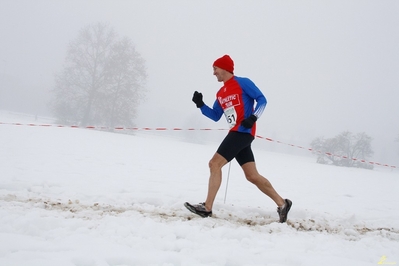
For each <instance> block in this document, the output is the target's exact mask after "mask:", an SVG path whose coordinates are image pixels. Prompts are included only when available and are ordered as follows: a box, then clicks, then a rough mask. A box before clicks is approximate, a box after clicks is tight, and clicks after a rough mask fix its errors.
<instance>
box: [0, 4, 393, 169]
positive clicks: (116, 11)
mask: <svg viewBox="0 0 399 266" xmlns="http://www.w3.org/2000/svg"><path fill="white" fill-rule="evenodd" d="M97 22H107V23H109V25H110V26H112V27H113V28H114V29H115V30H116V31H117V32H118V34H120V35H121V36H127V37H129V38H131V39H132V40H133V42H134V44H135V47H136V49H137V51H138V52H139V53H140V54H141V55H142V56H143V58H144V59H145V60H146V66H147V73H148V82H147V88H148V90H149V92H148V94H147V99H146V101H145V102H144V103H143V104H142V105H141V106H140V115H139V118H138V121H137V125H138V126H142V127H147V126H148V127H154V126H155V127H163V126H167V127H213V128H223V127H226V126H227V125H226V122H225V121H224V118H223V117H222V119H221V121H220V122H219V123H217V124H216V123H214V122H213V121H211V120H209V119H207V118H205V117H203V116H201V115H200V112H199V110H197V109H196V108H195V105H194V104H193V103H192V102H191V97H192V93H193V92H194V91H195V90H197V91H201V92H202V93H203V94H204V100H205V103H207V104H208V105H212V104H213V101H214V100H215V94H216V92H217V90H218V89H219V88H220V87H221V85H222V84H221V83H218V82H217V80H216V78H215V77H214V76H213V75H212V63H213V61H214V60H215V59H216V58H218V57H220V56H222V55H224V54H229V55H230V56H231V57H232V58H233V60H234V61H235V74H236V75H237V76H244V77H249V78H250V79H252V81H253V82H255V84H256V85H257V86H258V87H259V88H260V89H261V90H262V91H263V93H264V94H265V96H266V98H267V100H268V105H267V107H266V110H265V112H264V113H263V116H262V117H261V118H260V120H259V122H258V132H257V133H258V134H259V135H262V136H265V137H276V138H278V139H283V140H291V141H295V142H296V143H295V144H301V145H302V144H303V145H305V144H308V143H309V142H310V140H312V139H313V138H315V137H319V136H325V137H334V136H336V135H337V134H339V133H341V132H342V131H344V130H349V131H351V132H353V133H358V132H366V133H367V134H368V135H370V136H372V137H373V138H374V141H373V143H374V145H373V147H374V146H375V145H377V144H378V145H379V146H378V147H380V148H378V151H377V150H376V152H377V153H380V158H381V159H382V160H388V162H387V163H395V162H397V161H398V157H399V156H398V155H397V154H396V151H395V150H392V146H395V145H397V143H395V142H394V139H395V138H396V137H397V136H398V135H399V122H398V121H399V117H398V116H399V104H398V101H399V2H398V1H397V0H383V1H374V0H373V1H367V0H351V1H337V0H332V1H316V0H315V1H265V0H257V1H256V0H249V1H231V0H219V1H210V0H205V1H184V0H181V1H177V0H173V1H172V0H165V1H160V0H159V1H157V0H149V1H139V0H137V1H117V0H109V1H99V0H95V1H94V0H93V1H81V0H79V1H74V0H73V1H70V0H59V1H54V0H47V1H44V0H34V1H31V0H24V1H18V0H0V38H1V41H0V77H2V78H3V80H5V79H6V80H7V81H10V80H11V83H12V84H13V85H12V86H11V88H10V87H7V88H5V87H4V86H2V87H0V110H4V109H6V110H13V111H22V112H29V113H37V114H39V115H49V110H48V109H47V106H46V104H47V101H48V100H49V91H50V90H51V88H52V86H53V84H54V74H55V73H57V72H59V71H60V70H61V69H62V64H63V62H64V59H65V56H66V51H67V45H68V43H70V42H71V41H72V40H74V39H75V38H76V37H77V34H78V32H79V30H80V29H81V28H83V27H84V26H87V25H88V24H91V23H97ZM7 84H10V83H7ZM381 153H383V155H385V156H381ZM388 155H389V156H388ZM393 155H396V157H394V156H393Z"/></svg>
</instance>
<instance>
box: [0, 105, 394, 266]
mask: <svg viewBox="0 0 399 266" xmlns="http://www.w3.org/2000/svg"><path fill="white" fill-rule="evenodd" d="M16 119H18V121H16ZM0 122H20V123H30V122H33V123H40V122H43V121H40V119H39V121H35V118H34V117H29V116H27V117H22V116H18V117H16V116H15V115H14V116H11V115H9V114H8V113H7V112H0ZM44 122H45V123H48V121H44ZM181 133H182V134H190V133H187V132H181ZM207 133H208V132H207V131H204V132H201V133H200V134H207ZM192 134H198V132H193V133H192ZM224 134H226V132H223V131H221V132H220V136H218V138H219V139H215V143H211V144H195V143H190V142H185V141H183V140H179V139H177V138H170V137H165V136H164V135H163V132H158V133H156V134H148V133H147V132H137V133H136V134H135V135H125V134H115V133H108V132H100V131H95V130H88V129H74V128H57V127H40V126H14V125H8V124H0V168H1V170H0V240H1V241H0V265H5V266H6V265H7V266H11V265H21V266H22V265H23V266H28V265H29V266H31V265H32V266H33V265H34V266H47V265H48V266H54V265H57V266H64V265H65V266H72V265H75V266H103V265H113V266H116V265H119V266H121V265H189V266H191V265H270V266H283V265H303V266H312V265H334V266H336V265H362V266H367V265H378V264H394V263H396V264H399V204H398V202H399V193H398V189H399V170H391V169H387V168H384V167H375V169H374V170H364V169H352V168H339V167H334V166H326V165H319V164H316V163H315V158H310V157H300V156H290V155H286V154H279V153H272V152H267V151H264V150H261V149H257V143H259V142H261V141H263V140H260V139H257V140H255V142H254V144H253V148H254V152H255V156H256V160H257V165H258V170H259V171H260V173H261V174H262V175H264V176H265V177H267V178H268V179H269V180H270V181H271V182H272V184H273V185H274V187H275V188H276V190H277V191H278V192H279V193H280V194H281V195H282V196H283V197H286V198H290V199H291V200H292V201H293V206H292V209H291V211H290V213H289V220H288V222H287V223H286V224H279V223H277V222H276V221H277V219H278V216H277V212H276V206H275V205H274V203H273V202H272V201H271V200H270V199H269V198H267V197H266V196H264V195H263V194H262V193H261V192H259V191H258V190H257V189H256V188H255V187H254V186H253V185H252V184H250V183H249V182H247V181H246V180H245V178H244V176H243V175H242V173H241V170H240V168H239V167H238V165H237V163H236V162H235V161H233V162H232V164H231V172H230V179H229V184H228V192H227V197H226V202H225V203H224V199H225V190H226V179H227V178H226V177H227V170H228V167H225V169H224V177H225V178H224V181H223V184H222V186H221V189H220V191H219V194H218V197H217V199H216V202H215V206H214V209H213V212H214V217H213V218H206V219H203V218H200V217H197V216H195V215H193V214H191V213H189V212H188V211H187V210H186V209H185V208H184V207H183V203H184V202H185V201H189V202H192V203H197V202H201V201H203V200H204V199H205V196H206V188H207V181H208V168H207V163H208V160H209V159H210V158H211V156H212V155H213V153H214V151H215V149H216V148H217V144H218V143H217V142H218V141H219V140H220V139H221V138H223V136H224ZM182 139H183V138H182ZM184 139H187V135H186V136H185V138H184ZM270 145H279V144H276V143H270ZM384 256H385V257H384Z"/></svg>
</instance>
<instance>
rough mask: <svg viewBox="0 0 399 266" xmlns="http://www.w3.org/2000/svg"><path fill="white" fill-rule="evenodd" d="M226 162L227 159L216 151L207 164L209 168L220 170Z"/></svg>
mask: <svg viewBox="0 0 399 266" xmlns="http://www.w3.org/2000/svg"><path fill="white" fill-rule="evenodd" d="M226 163H227V160H226V159H225V158H224V157H223V156H221V155H220V154H218V153H216V154H215V155H214V156H213V157H212V159H211V160H210V161H209V164H208V165H209V168H210V169H211V170H220V169H222V167H223V166H224V165H225V164H226Z"/></svg>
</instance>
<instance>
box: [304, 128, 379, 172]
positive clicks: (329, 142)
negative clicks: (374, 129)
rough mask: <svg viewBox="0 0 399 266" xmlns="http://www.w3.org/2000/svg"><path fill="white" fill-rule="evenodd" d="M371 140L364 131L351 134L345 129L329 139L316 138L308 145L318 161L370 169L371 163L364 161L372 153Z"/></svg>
mask: <svg viewBox="0 0 399 266" xmlns="http://www.w3.org/2000/svg"><path fill="white" fill-rule="evenodd" d="M371 141H372V138H371V137H369V136H368V135H367V134H365V133H358V134H356V135H353V134H352V133H351V132H349V131H345V132H342V133H341V134H339V135H338V136H336V137H334V138H330V139H324V138H316V139H314V140H313V141H312V143H311V144H310V145H311V147H312V150H313V153H315V154H316V155H317V162H318V163H322V164H333V165H337V166H347V167H361V168H368V169H372V168H373V167H372V165H371V164H368V163H366V162H365V161H366V160H368V159H369V158H370V157H371V156H372V155H373V153H374V152H373V150H372V149H371Z"/></svg>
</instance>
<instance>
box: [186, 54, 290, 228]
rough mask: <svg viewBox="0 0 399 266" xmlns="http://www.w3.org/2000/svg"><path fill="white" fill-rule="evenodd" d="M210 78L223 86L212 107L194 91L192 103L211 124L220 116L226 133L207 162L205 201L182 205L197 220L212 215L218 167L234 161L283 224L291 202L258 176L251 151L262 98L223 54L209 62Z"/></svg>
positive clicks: (219, 174) (262, 102) (263, 107)
mask: <svg viewBox="0 0 399 266" xmlns="http://www.w3.org/2000/svg"><path fill="white" fill-rule="evenodd" d="M213 75H215V76H216V78H217V80H218V82H223V83H224V84H223V87H222V88H221V89H220V90H219V91H218V92H217V94H216V100H215V102H214V104H213V107H212V108H211V107H209V106H207V105H206V104H205V103H204V102H203V100H202V98H203V96H202V93H200V92H197V91H195V92H194V95H193V99H192V100H193V102H194V103H195V104H196V106H197V107H198V108H200V110H201V112H202V114H203V115H205V116H206V117H208V118H210V119H212V120H214V121H219V119H220V118H221V116H222V115H223V114H224V115H225V117H226V119H227V123H228V124H229V126H230V131H229V133H228V134H227V136H226V137H225V139H224V140H223V141H222V143H221V144H220V146H219V148H218V149H217V151H216V153H215V154H214V155H213V157H212V159H211V160H210V162H209V169H210V178H209V184H208V196H207V198H206V200H205V202H203V203H199V204H194V205H193V204H190V203H188V202H186V203H185V204H184V206H186V208H187V209H189V210H190V211H191V212H193V213H195V214H198V215H199V216H201V217H210V216H212V207H213V203H214V200H215V197H216V194H217V192H218V190H219V188H220V184H221V183H222V167H223V166H224V165H226V164H227V163H228V162H230V161H231V160H232V159H234V158H235V159H236V160H237V162H238V163H239V164H240V166H241V168H242V170H243V171H244V174H245V177H246V178H247V180H248V181H249V182H251V183H253V184H254V185H256V186H257V187H258V188H259V189H260V191H262V192H263V193H264V194H266V195H267V196H269V197H270V198H271V199H272V200H273V201H274V202H275V203H276V204H277V212H278V214H279V216H280V222H281V223H284V222H286V221H287V214H288V212H289V210H290V208H291V205H292V202H291V201H290V200H289V199H283V198H282V197H281V196H280V195H279V194H278V193H277V192H276V190H275V189H274V188H273V186H272V185H271V183H270V182H269V180H267V179H266V178H265V177H263V176H262V175H260V174H259V173H258V170H257V169H256V164H255V158H254V155H253V153H252V149H251V143H252V141H253V140H254V138H255V131H256V121H257V120H258V119H259V118H260V117H261V115H262V113H263V111H264V109H265V107H266V103H267V101H266V98H265V96H264V95H263V93H262V92H261V91H260V90H259V89H258V87H256V85H255V84H254V83H253V82H252V81H251V80H250V79H248V78H243V77H237V76H235V75H234V62H233V60H232V59H231V58H230V56H229V55H224V56H222V57H221V58H218V59H217V60H216V61H215V62H214V63H213ZM255 101H256V105H255ZM254 106H255V107H254Z"/></svg>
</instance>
